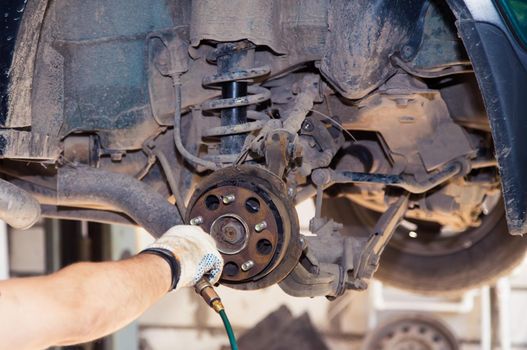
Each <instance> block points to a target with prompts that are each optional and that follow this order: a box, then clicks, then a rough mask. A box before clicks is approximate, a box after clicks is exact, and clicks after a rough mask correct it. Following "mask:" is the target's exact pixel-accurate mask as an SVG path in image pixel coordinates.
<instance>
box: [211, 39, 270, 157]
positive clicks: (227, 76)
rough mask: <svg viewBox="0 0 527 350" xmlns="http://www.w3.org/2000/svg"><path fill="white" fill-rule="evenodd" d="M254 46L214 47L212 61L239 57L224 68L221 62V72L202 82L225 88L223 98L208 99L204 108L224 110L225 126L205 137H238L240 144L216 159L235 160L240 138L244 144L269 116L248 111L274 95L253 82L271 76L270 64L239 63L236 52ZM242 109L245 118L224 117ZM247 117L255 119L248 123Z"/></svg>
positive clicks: (238, 53)
mask: <svg viewBox="0 0 527 350" xmlns="http://www.w3.org/2000/svg"><path fill="white" fill-rule="evenodd" d="M252 48H254V46H253V45H252V44H250V43H249V44H247V42H238V43H230V44H223V45H221V46H219V47H218V49H216V50H214V51H213V55H212V56H211V57H209V60H210V61H213V62H217V61H219V59H221V58H222V57H225V56H229V57H235V58H234V59H231V60H230V61H231V62H230V63H228V64H227V67H225V64H223V67H220V65H219V63H218V66H219V68H218V70H219V72H218V74H214V75H211V76H207V77H205V78H204V79H203V82H202V83H203V86H205V87H209V88H213V89H214V88H215V89H218V88H221V89H222V96H221V98H214V99H211V100H208V101H205V102H204V103H202V105H201V109H202V110H203V111H209V112H220V113H221V116H222V126H219V127H214V128H209V129H207V130H204V131H203V132H202V136H203V137H220V138H222V139H226V138H231V139H232V138H233V137H234V138H237V140H236V139H235V140H234V141H235V143H236V141H237V147H236V145H235V147H230V148H227V149H226V150H225V151H226V152H222V153H223V155H222V156H216V157H215V159H216V160H222V159H223V160H229V159H231V158H232V155H233V154H235V153H236V152H239V151H240V149H239V144H240V138H241V140H242V141H241V143H243V140H244V138H245V135H244V134H246V133H249V132H252V131H256V130H259V129H261V128H262V127H263V126H264V125H265V124H266V122H267V120H268V119H269V117H268V116H267V115H266V114H265V113H262V112H258V111H254V110H247V107H249V106H252V105H257V104H260V103H262V102H265V101H267V100H269V99H270V98H271V92H270V91H269V90H268V89H266V88H264V87H262V86H257V85H250V84H254V83H255V81H256V79H258V78H260V77H264V76H266V75H268V74H269V73H270V71H271V69H270V68H269V67H268V66H261V67H254V68H248V69H242V68H240V67H236V66H235V64H236V62H237V61H238V60H239V57H236V55H243V51H247V50H250V49H252ZM240 83H241V84H240ZM248 85H250V86H248ZM240 86H241V88H240ZM226 88H230V89H231V90H227V93H226V92H225V91H226ZM240 110H241V111H243V114H240V115H241V118H237V115H235V117H234V118H232V117H231V118H230V119H229V118H224V113H226V111H234V112H239V111H240ZM245 119H249V120H252V121H251V122H246V120H245ZM236 135H239V136H236ZM222 147H223V146H222Z"/></svg>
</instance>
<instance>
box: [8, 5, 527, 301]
mask: <svg viewBox="0 0 527 350" xmlns="http://www.w3.org/2000/svg"><path fill="white" fill-rule="evenodd" d="M22 20H23V22H22V27H21V29H19V31H18V35H17V40H18V43H17V46H16V48H15V51H14V56H13V57H14V58H13V63H12V66H11V68H10V69H9V74H10V79H11V83H10V85H9V98H8V100H7V103H6V105H7V110H6V111H4V112H5V113H4V120H2V124H3V129H1V130H0V146H1V147H0V148H1V149H2V151H1V158H2V159H1V161H0V172H1V173H2V174H3V178H4V180H2V181H3V182H2V184H4V182H5V184H4V185H5V186H4V187H5V189H3V191H6V192H5V193H6V198H8V197H9V196H10V193H11V197H13V198H14V197H15V195H14V194H16V195H20V193H23V194H24V197H19V198H21V199H19V200H18V201H16V200H14V199H13V200H12V205H11V207H10V208H9V219H6V220H7V221H8V222H10V221H11V222H10V223H11V224H14V225H15V226H16V225H17V224H18V225H19V226H27V224H28V222H30V223H31V221H32V220H33V221H34V220H36V219H37V218H38V217H40V215H42V216H45V217H55V218H63V219H76V220H93V221H99V222H107V223H123V224H133V225H139V226H142V227H144V228H145V229H146V230H148V231H149V232H150V233H151V234H153V235H155V236H159V235H161V234H162V233H163V232H165V231H166V230H167V229H168V228H170V227H171V226H172V225H175V224H181V223H187V224H192V225H199V226H201V227H203V228H204V229H205V230H206V231H207V232H209V233H210V234H211V235H212V237H213V238H214V239H215V241H216V243H217V246H218V249H219V251H220V252H221V253H222V255H223V257H224V260H225V268H224V272H223V276H222V280H221V283H222V284H224V285H228V286H230V287H232V288H236V289H243V290H252V289H259V288H264V287H267V286H270V285H273V284H279V285H280V287H281V288H282V289H283V290H284V291H285V292H286V293H288V294H290V295H294V296H306V297H313V296H326V297H329V298H336V297H338V296H340V295H342V294H343V293H344V292H345V291H346V290H349V289H352V290H364V289H365V288H367V285H368V281H369V280H370V279H371V278H372V277H373V275H374V274H375V273H376V271H377V270H379V271H378V272H379V274H378V276H379V277H380V278H382V279H384V280H386V281H387V282H389V283H392V284H395V285H399V286H402V287H404V288H407V289H410V290H417V291H422V292H432V291H443V290H445V291H455V290H462V289H466V288H470V287H473V286H475V285H479V284H481V283H484V282H486V281H488V280H489V279H491V278H495V277H496V276H497V275H499V274H502V273H504V272H506V271H508V270H510V269H511V268H512V267H513V266H515V264H517V263H518V262H519V260H520V259H521V258H522V257H523V255H524V252H525V246H526V243H525V240H522V239H521V237H514V236H511V235H509V234H508V233H507V222H506V220H505V210H504V204H503V200H502V199H501V198H502V188H501V182H500V174H499V171H498V163H497V161H496V158H495V153H496V148H495V144H494V141H493V136H492V134H491V126H490V124H489V119H488V117H487V112H486V109H485V105H484V103H483V99H482V97H481V92H480V89H479V87H478V82H477V80H476V76H475V74H474V70H473V66H472V62H471V59H470V58H469V55H468V54H467V52H466V50H465V47H464V45H463V42H462V41H461V39H460V38H459V36H458V30H457V28H456V26H455V21H456V18H455V16H454V14H453V13H452V12H451V9H450V7H449V6H448V4H446V3H444V2H442V1H405V2H400V3H398V5H397V6H394V5H393V3H392V2H391V1H387V0H384V1H383V0H377V1H367V0H364V1H363V0H358V1H345V0H337V1H315V0H313V1H311V0H310V1H294V0H291V1H278V0H265V1H261V0H260V1H245V0H244V1H205V0H193V1H184V0H179V1H178V0H174V1H165V0H148V1H144V0H126V1H125V0H108V1H104V2H100V1H81V0H68V1H63V0H54V1H29V2H28V4H27V7H26V8H25V9H24V16H23V19H22ZM14 96H16V98H15V97H14ZM499 152H507V149H506V148H505V149H503V148H500V149H499ZM500 154H501V153H500ZM498 155H499V154H498ZM9 186H10V187H9ZM15 186H16V187H15ZM8 190H9V191H10V192H9V191H8ZM11 197H9V198H11ZM306 200H312V201H314V203H315V208H316V213H315V216H314V217H313V218H311V224H310V231H311V233H310V234H300V231H299V224H298V218H297V213H296V211H295V204H297V203H300V202H302V201H306ZM37 202H38V203H37ZM13 203H14V204H13ZM13 205H14V207H13ZM383 252H384V253H385V254H386V257H385V255H384V254H383ZM469 258H470V259H471V260H470V259H469ZM405 259H407V260H408V261H405ZM405 264H406V265H405ZM453 270H457V272H456V271H453ZM456 273H458V274H457V275H456ZM375 276H377V274H376V275H375Z"/></svg>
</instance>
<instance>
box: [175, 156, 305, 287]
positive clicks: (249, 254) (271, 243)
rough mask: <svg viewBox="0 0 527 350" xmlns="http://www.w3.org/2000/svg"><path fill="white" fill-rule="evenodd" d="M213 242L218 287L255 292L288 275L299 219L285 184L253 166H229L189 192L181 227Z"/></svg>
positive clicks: (296, 254)
mask: <svg viewBox="0 0 527 350" xmlns="http://www.w3.org/2000/svg"><path fill="white" fill-rule="evenodd" d="M191 221H192V222H195V223H197V224H199V225H200V226H201V227H202V228H203V229H204V230H205V231H207V232H210V233H211V235H212V236H213V238H214V239H215V240H216V242H217V245H218V249H219V250H220V252H221V253H222V256H223V258H224V260H225V268H224V272H223V275H222V279H221V282H222V283H223V284H226V285H228V286H231V287H233V288H236V289H259V288H264V287H266V286H269V285H272V284H275V283H277V282H279V281H281V280H282V279H283V278H285V276H287V275H288V274H289V273H290V272H291V270H292V269H293V268H294V266H295V265H296V264H297V263H298V259H299V257H300V253H301V243H300V237H299V228H298V218H297V215H296V212H295V209H294V207H293V205H292V203H291V200H290V199H289V198H288V197H287V190H286V187H285V185H284V183H283V182H282V181H281V180H280V179H279V178H278V177H277V176H275V175H274V174H272V173H271V172H269V171H267V170H264V169H262V168H259V167H255V166H247V165H243V166H237V167H229V168H225V169H222V170H219V171H216V172H214V173H213V174H212V175H210V176H209V177H207V178H205V179H204V180H203V181H202V182H200V184H199V185H198V188H197V189H196V191H195V192H194V195H193V196H192V198H191V200H190V203H189V210H188V213H187V218H186V222H191Z"/></svg>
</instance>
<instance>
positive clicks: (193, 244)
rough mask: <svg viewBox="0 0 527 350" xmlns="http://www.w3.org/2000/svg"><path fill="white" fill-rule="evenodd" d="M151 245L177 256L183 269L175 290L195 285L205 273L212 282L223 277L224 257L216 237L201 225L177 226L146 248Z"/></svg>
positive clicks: (150, 247)
mask: <svg viewBox="0 0 527 350" xmlns="http://www.w3.org/2000/svg"><path fill="white" fill-rule="evenodd" d="M149 249H162V250H168V251H170V252H171V253H172V254H173V255H174V257H175V258H176V260H177V262H178V263H179V269H180V271H179V281H178V282H177V285H176V288H175V289H176V290H178V289H180V288H184V287H193V286H194V285H195V284H196V283H197V282H198V281H199V280H200V279H201V278H202V277H204V276H205V277H206V278H207V279H208V280H209V282H210V283H212V284H214V283H216V282H218V280H219V279H220V275H221V272H222V270H223V258H222V257H221V255H220V253H219V252H218V250H217V249H216V244H215V242H214V239H213V238H212V237H211V236H210V235H208V234H207V233H205V231H203V230H202V229H201V227H199V226H190V225H178V226H174V227H172V228H171V229H170V230H168V231H167V232H166V233H165V234H163V236H161V237H160V238H159V239H158V240H156V241H155V242H154V243H152V244H151V245H150V246H148V247H147V249H146V250H145V252H148V250H149Z"/></svg>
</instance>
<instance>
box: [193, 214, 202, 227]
mask: <svg viewBox="0 0 527 350" xmlns="http://www.w3.org/2000/svg"><path fill="white" fill-rule="evenodd" d="M202 223H203V216H196V217H195V218H192V219H190V224H191V225H194V226H197V225H201V224H202Z"/></svg>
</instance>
